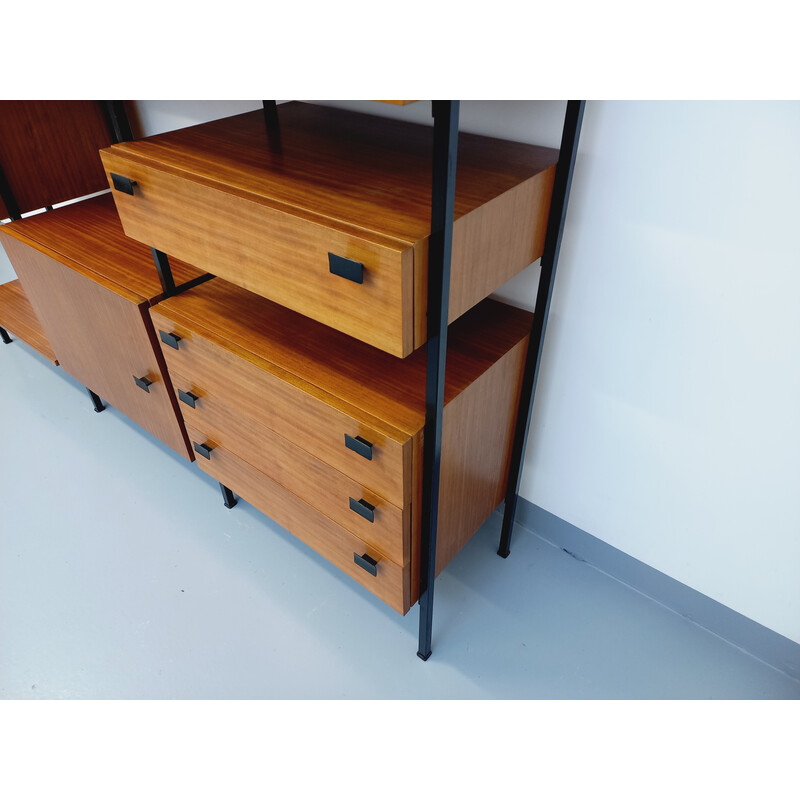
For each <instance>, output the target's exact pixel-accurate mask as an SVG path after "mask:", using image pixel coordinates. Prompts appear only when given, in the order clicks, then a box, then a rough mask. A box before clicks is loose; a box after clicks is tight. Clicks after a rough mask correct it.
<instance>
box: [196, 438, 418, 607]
mask: <svg viewBox="0 0 800 800" xmlns="http://www.w3.org/2000/svg"><path fill="white" fill-rule="evenodd" d="M188 432H189V438H190V439H192V440H193V441H198V440H199V439H202V436H203V434H202V432H200V431H197V430H194V429H192V428H190V429H189V431H188ZM197 463H198V464H199V465H200V467H201V468H202V469H203V470H204V471H205V472H207V473H208V474H209V475H211V476H212V477H213V478H214V479H215V480H218V481H220V483H223V484H225V486H227V487H228V488H230V489H232V490H233V491H234V492H236V494H238V495H239V496H240V497H242V498H243V499H244V500H246V501H247V502H248V503H250V504H251V505H253V506H255V507H256V508H257V509H259V511H262V512H263V513H264V514H266V515H267V516H268V517H270V518H271V519H273V520H275V522H277V523H278V524H279V525H281V526H283V527H284V528H286V530H288V531H289V532H290V533H292V534H293V535H294V536H296V537H297V538H298V539H300V540H301V541H303V542H305V543H306V544H307V545H308V546H309V547H311V548H313V549H314V550H316V551H317V552H318V553H319V554H320V555H321V556H323V557H324V558H327V559H328V561H330V562H331V563H332V564H335V565H336V566H337V567H339V569H341V570H342V571H343V572H346V573H347V574H348V575H349V576H350V577H351V578H354V579H355V580H356V581H358V582H359V583H360V584H361V585H362V586H364V587H366V588H367V589H369V590H370V591H371V592H372V593H373V594H375V595H376V596H377V597H379V598H380V599H381V600H383V601H384V602H385V603H387V604H388V605H390V606H391V607H392V608H393V609H395V611H398V612H400V613H401V614H405V613H406V612H407V611H408V609H409V602H408V598H409V588H410V570H409V568H403V567H400V566H398V565H397V564H395V563H394V562H393V561H392V560H391V559H389V558H386V557H385V556H384V555H383V554H381V553H380V552H379V551H378V550H374V549H372V548H370V547H369V545H367V544H365V543H364V542H363V541H362V540H361V539H359V538H358V537H357V536H353V535H352V534H351V533H348V532H347V531H346V530H345V529H344V528H342V527H341V526H339V525H337V524H336V523H335V522H333V521H332V520H331V519H329V518H328V517H326V516H325V515H324V514H321V513H320V512H319V511H317V510H316V509H314V508H312V507H311V506H309V505H307V504H306V503H304V502H303V501H302V500H300V499H299V498H298V497H296V496H295V495H294V494H292V493H291V492H290V491H288V490H287V489H284V488H283V487H282V486H281V485H280V484H278V483H276V482H275V481H273V480H272V479H270V478H269V477H267V476H266V475H264V473H262V472H260V471H259V470H257V469H256V468H255V467H253V466H251V465H250V464H248V463H247V462H246V461H243V460H242V459H240V458H238V457H237V456H235V455H233V453H230V452H228V451H227V450H225V449H224V448H223V447H217V448H215V449H214V450H212V451H211V457H210V458H209V459H205V458H198V459H197ZM363 556H367V557H368V558H369V559H372V560H373V561H375V562H377V563H376V566H375V574H374V575H373V574H371V573H370V572H368V571H367V570H365V569H364V568H362V567H361V566H359V565H358V564H357V563H356V561H355V557H359V558H362V557H363Z"/></svg>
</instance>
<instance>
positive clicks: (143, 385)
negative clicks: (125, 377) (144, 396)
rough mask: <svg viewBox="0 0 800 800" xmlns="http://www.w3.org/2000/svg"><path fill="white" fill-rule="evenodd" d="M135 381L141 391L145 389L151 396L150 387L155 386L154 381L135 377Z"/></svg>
mask: <svg viewBox="0 0 800 800" xmlns="http://www.w3.org/2000/svg"><path fill="white" fill-rule="evenodd" d="M133 380H134V382H135V383H136V385H137V386H138V387H139V388H140V389H144V390H145V391H146V392H147V393H148V394H150V387H151V386H152V385H153V381H151V380H150V379H149V378H137V377H136V376H135V375H134V376H133Z"/></svg>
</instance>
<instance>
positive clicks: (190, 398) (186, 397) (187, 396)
mask: <svg viewBox="0 0 800 800" xmlns="http://www.w3.org/2000/svg"><path fill="white" fill-rule="evenodd" d="M178 399H179V400H180V401H181V402H182V403H186V405H187V406H191V407H192V408H197V401H198V400H199V399H200V398H199V397H198V396H197V395H196V394H194V393H193V392H182V391H181V390H180V389H178Z"/></svg>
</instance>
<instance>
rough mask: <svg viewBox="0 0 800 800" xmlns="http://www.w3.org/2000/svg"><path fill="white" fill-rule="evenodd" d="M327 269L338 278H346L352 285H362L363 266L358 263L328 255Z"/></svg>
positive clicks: (350, 259) (331, 254)
mask: <svg viewBox="0 0 800 800" xmlns="http://www.w3.org/2000/svg"><path fill="white" fill-rule="evenodd" d="M328 267H329V268H330V271H331V272H332V273H333V274H334V275H338V276H339V277H340V278H347V280H348V281H353V283H364V265H363V264H362V263H361V262H360V261H353V259H352V258H345V257H344V256H337V255H334V254H333V253H328Z"/></svg>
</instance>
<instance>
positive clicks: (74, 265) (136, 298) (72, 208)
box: [0, 194, 204, 303]
mask: <svg viewBox="0 0 800 800" xmlns="http://www.w3.org/2000/svg"><path fill="white" fill-rule="evenodd" d="M0 234H4V235H8V236H10V237H13V238H14V239H17V240H18V241H20V242H23V243H24V244H26V245H28V246H29V247H32V248H34V249H35V250H38V251H39V252H40V253H43V254H44V255H46V256H49V257H50V258H53V259H55V260H56V261H60V262H62V263H63V264H67V265H69V266H70V268H71V269H73V270H75V271H76V272H79V273H80V274H82V275H85V276H86V277H88V278H90V279H92V280H94V281H96V282H97V283H100V284H102V285H103V286H105V287H106V288H108V289H111V290H112V291H114V292H116V293H117V294H119V295H121V296H123V297H125V298H126V299H128V300H130V301H131V302H133V303H141V302H144V301H147V302H154V301H156V300H158V299H159V298H160V297H161V296H162V294H163V292H162V288H161V281H160V280H159V277H158V273H157V272H156V267H155V264H154V263H153V256H152V253H151V252H150V248H149V247H146V246H145V245H142V244H141V243H140V242H136V241H134V240H133V239H130V238H128V237H127V236H126V235H125V232H124V231H123V230H122V224H121V223H120V221H119V215H118V214H117V210H116V206H115V205H114V199H113V198H112V197H111V196H110V195H109V194H104V195H100V196H99V197H93V198H90V199H88V200H82V201H81V202H79V203H72V204H70V205H67V206H62V207H61V208H57V209H55V210H54V211H48V212H47V213H44V214H36V215H34V216H32V217H26V218H25V219H21V220H16V221H14V222H11V223H9V224H7V225H4V226H3V227H2V228H1V229H0ZM1 239H2V237H0V240H1ZM170 266H171V268H172V274H173V278H174V279H175V285H176V286H178V287H180V286H183V285H185V284H189V283H191V282H192V281H196V280H199V279H201V278H202V276H203V274H204V273H202V272H200V271H199V270H198V269H196V268H195V267H192V266H190V265H189V264H184V263H183V262H181V261H179V260H178V259H171V260H170Z"/></svg>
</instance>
